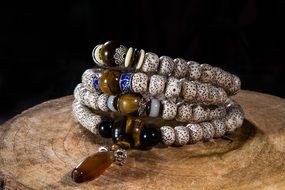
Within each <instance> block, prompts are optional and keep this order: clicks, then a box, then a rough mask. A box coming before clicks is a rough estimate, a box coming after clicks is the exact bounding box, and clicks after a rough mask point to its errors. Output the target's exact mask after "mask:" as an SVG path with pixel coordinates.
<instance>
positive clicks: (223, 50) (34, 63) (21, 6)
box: [0, 0, 285, 123]
mask: <svg viewBox="0 0 285 190" xmlns="http://www.w3.org/2000/svg"><path fill="white" fill-rule="evenodd" d="M281 2H282V1H265V0H264V1H257V0H239V1H226V0H215V1H213V0H192V1H191V0H189V1H177V0H172V1H154V0H153V1H150V0H148V1H103V0H101V1H95V0H93V1H91V0H90V1H80V2H72V1H70V2H63V1H58V2H57V3H53V4H51V3H43V2H42V1H40V3H35V2H33V3H28V2H26V1H23V2H22V3H16V2H12V3H11V4H9V5H1V6H0V24H1V25H0V34H1V35H0V123H2V122H4V121H6V120H7V119H9V118H11V117H12V116H14V115H15V114H18V113H20V112H21V111H23V110H25V109H26V108H28V107H31V106H33V105H35V104H38V103H40V102H42V101H45V100H48V99H53V98H58V97H61V96H65V95H68V94H72V93H73V89H74V87H75V85H76V84H77V83H79V82H80V77H81V74H82V73H83V71H84V70H85V69H87V68H90V67H92V66H94V63H93V61H92V58H91V51H92V49H93V47H94V46H95V45H96V44H99V43H103V42H105V41H108V40H111V39H112V40H118V41H121V42H122V43H123V44H125V45H127V46H132V47H137V48H142V49H145V50H146V51H152V52H155V53H157V54H158V55H168V56H171V57H173V58H176V57H181V58H184V59H186V60H195V61H198V62H200V63H204V62H206V63H209V64H211V65H215V66H220V67H222V68H223V69H225V70H227V71H230V72H232V73H235V74H237V75H238V76H240V78H241V80H242V88H243V89H248V90H255V91H259V92H264V93H270V94H273V95H277V96H280V97H283V98H284V97H285V90H284V87H283V75H284V71H285V69H284V68H285V67H284V61H283V59H284V58H283V56H284V54H283V52H284V41H283V36H284V34H285V33H284V29H282V26H283V25H284V19H283V17H282V15H281V13H282V11H283V10H284V7H283V6H282V4H281Z"/></svg>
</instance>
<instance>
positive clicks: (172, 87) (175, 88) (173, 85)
mask: <svg viewBox="0 0 285 190" xmlns="http://www.w3.org/2000/svg"><path fill="white" fill-rule="evenodd" d="M180 91H181V82H180V80H179V79H177V78H174V77H169V78H168V82H167V85H166V90H165V97H167V98H170V99H171V98H177V97H178V96H179V94H180Z"/></svg>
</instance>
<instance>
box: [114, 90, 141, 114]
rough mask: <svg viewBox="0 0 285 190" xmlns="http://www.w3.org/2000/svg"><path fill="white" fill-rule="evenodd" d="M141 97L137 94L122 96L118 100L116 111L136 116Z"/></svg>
mask: <svg viewBox="0 0 285 190" xmlns="http://www.w3.org/2000/svg"><path fill="white" fill-rule="evenodd" d="M141 99H142V95H140V94H137V93H129V94H123V95H121V96H120V97H119V100H118V110H119V111H120V112H121V113H123V114H138V109H139V104H140V101H141Z"/></svg>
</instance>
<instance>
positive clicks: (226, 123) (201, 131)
mask: <svg viewBox="0 0 285 190" xmlns="http://www.w3.org/2000/svg"><path fill="white" fill-rule="evenodd" d="M72 107H73V113H74V117H75V118H76V119H77V121H78V122H79V123H80V124H81V125H83V126H84V127H85V128H87V129H88V130H90V131H91V132H93V133H97V131H99V134H100V135H101V136H102V137H105V138H112V140H113V142H114V143H115V144H114V145H113V146H112V147H111V148H109V147H107V146H101V147H99V150H98V153H96V154H93V155H91V156H89V157H87V158H86V159H85V160H84V161H83V162H81V163H80V164H79V165H78V166H77V167H76V168H75V169H74V170H73V171H72V178H73V180H74V181H75V182H84V181H88V180H91V179H94V178H96V177H98V176H99V175H100V174H101V173H103V172H104V171H105V170H106V169H107V168H108V167H109V166H110V165H111V164H112V163H113V162H114V163H116V164H118V165H123V164H124V162H125V159H126V158H127V152H126V150H127V149H129V148H131V147H135V148H138V147H139V148H144V149H145V148H150V147H152V146H155V145H156V144H157V143H158V142H162V143H163V144H165V145H167V146H169V145H172V144H175V145H179V146H182V145H185V144H187V143H189V144H193V143H196V142H198V141H201V140H204V141H209V140H210V139H212V138H217V137H221V136H223V135H224V134H225V133H228V132H233V131H234V130H235V129H237V128H238V127H240V126H241V125H242V123H243V120H244V113H243V111H242V109H241V107H240V106H239V105H238V104H237V103H236V102H234V101H231V100H229V102H228V103H227V115H226V117H225V118H224V119H220V120H213V121H211V122H202V123H199V124H192V123H189V124H187V125H186V126H185V125H178V126H175V127H174V128H173V127H171V126H161V127H160V128H159V130H158V129H157V128H155V127H153V126H144V124H143V122H142V121H141V120H140V119H131V118H127V119H125V118H124V119H121V120H119V121H114V122H112V121H110V119H107V120H105V119H103V118H102V117H101V116H99V115H96V114H95V113H93V112H92V111H90V110H89V109H88V108H87V107H85V106H84V105H82V104H81V103H80V102H79V101H78V100H76V99H75V100H74V102H73V106H72Z"/></svg>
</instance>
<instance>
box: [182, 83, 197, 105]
mask: <svg viewBox="0 0 285 190" xmlns="http://www.w3.org/2000/svg"><path fill="white" fill-rule="evenodd" d="M181 87H182V88H181V95H182V97H183V99H184V100H185V101H191V100H194V99H195V98H196V95H197V87H196V83H195V82H193V81H188V80H184V81H182V85H181Z"/></svg>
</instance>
